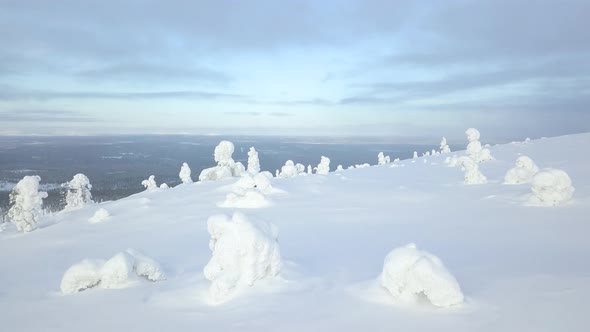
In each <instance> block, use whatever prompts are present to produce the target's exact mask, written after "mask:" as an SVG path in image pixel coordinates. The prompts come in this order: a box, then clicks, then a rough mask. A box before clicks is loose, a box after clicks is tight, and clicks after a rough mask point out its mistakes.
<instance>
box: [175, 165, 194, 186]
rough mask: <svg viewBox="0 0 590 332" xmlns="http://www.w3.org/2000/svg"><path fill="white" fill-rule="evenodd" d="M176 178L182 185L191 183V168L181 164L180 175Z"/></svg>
mask: <svg viewBox="0 0 590 332" xmlns="http://www.w3.org/2000/svg"><path fill="white" fill-rule="evenodd" d="M178 177H179V178H180V181H182V183H193V179H192V178H191V168H190V167H189V166H188V164H187V163H183V164H182V166H181V167H180V173H178Z"/></svg>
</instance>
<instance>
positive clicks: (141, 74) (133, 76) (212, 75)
mask: <svg viewBox="0 0 590 332" xmlns="http://www.w3.org/2000/svg"><path fill="white" fill-rule="evenodd" d="M76 75H77V76H78V77H79V78H82V79H89V80H99V81H108V80H113V81H121V80H127V81H138V82H145V81H150V84H153V80H160V81H161V80H165V81H173V82H178V81H179V80H181V81H194V82H216V83H222V84H227V83H229V82H230V81H231V80H232V78H231V77H230V76H229V75H228V74H225V73H223V72H221V71H216V70H212V69H208V68H191V67H190V66H186V65H185V66H178V65H177V66H172V65H166V64H164V65H162V64H154V63H146V62H144V63H119V64H115V65H108V66H105V67H101V68H98V69H90V70H85V71H80V72H78V73H77V74H76Z"/></svg>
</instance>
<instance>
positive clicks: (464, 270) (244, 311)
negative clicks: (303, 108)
mask: <svg viewBox="0 0 590 332" xmlns="http://www.w3.org/2000/svg"><path fill="white" fill-rule="evenodd" d="M589 144H590V134H581V135H572V136H564V137H557V138H550V139H542V140H536V141H530V142H527V143H515V144H507V145H502V146H494V147H491V148H490V150H491V154H492V155H493V156H494V158H496V160H492V161H487V162H483V163H481V164H480V165H479V166H480V167H479V170H480V171H481V172H482V173H483V174H484V175H485V176H486V177H487V179H488V183H487V184H483V185H465V184H464V183H463V181H464V175H463V172H462V171H461V169H460V168H458V167H457V168H451V167H447V165H446V164H445V163H444V159H445V158H446V157H447V156H449V155H447V154H443V155H436V156H429V157H422V158H418V159H414V160H402V161H401V162H398V163H396V164H397V165H398V167H391V165H392V164H387V165H381V166H374V167H368V168H363V169H351V170H345V171H341V172H338V173H329V174H328V175H326V176H321V175H312V176H298V177H294V178H280V179H273V180H272V186H273V187H275V188H277V189H280V190H277V191H276V192H275V193H274V194H271V195H269V197H270V198H271V199H272V202H273V204H272V205H269V206H267V207H263V208H258V209H233V208H224V207H220V206H218V203H220V202H223V201H224V200H225V198H226V195H227V194H228V193H229V192H230V191H231V190H232V189H231V188H232V184H233V183H235V182H236V181H237V179H235V178H233V179H227V180H225V181H220V182H202V183H187V184H183V185H179V186H177V187H175V188H172V189H170V190H161V189H154V190H150V191H146V192H143V193H139V194H136V195H133V196H131V197H128V198H125V199H121V200H118V201H113V202H106V203H102V204H90V205H87V206H85V207H83V208H81V209H78V210H73V211H67V212H62V213H57V214H54V215H52V216H45V217H44V218H43V219H42V220H41V221H40V224H39V229H37V230H35V231H33V232H31V233H27V234H22V233H18V232H16V229H15V228H14V227H13V226H12V225H4V227H5V229H4V230H3V231H2V232H0V266H1V273H0V327H1V330H3V331H85V332H86V331H101V332H102V331H123V330H127V331H231V330H240V331H393V330H397V331H416V330H438V331H587V330H588V329H589V326H590V315H588V299H590V241H589V240H588V234H590V157H589V156H588V154H587V153H584V152H583V151H585V149H586V147H587V146H588V145H589ZM452 148H453V149H454V150H455V149H457V147H452ZM454 154H458V155H461V154H463V152H454V153H452V154H451V155H454ZM520 155H526V156H529V157H531V158H532V159H533V160H534V162H535V163H536V165H537V166H539V168H541V169H543V168H548V167H551V168H558V169H563V170H565V171H566V172H567V173H568V174H569V176H570V178H571V180H572V183H573V186H574V187H575V193H574V196H573V200H572V202H571V203H569V204H567V205H565V206H560V207H538V206H530V205H528V204H527V202H528V200H529V196H530V192H531V185H530V183H529V184H522V185H506V184H503V182H504V176H505V174H506V172H507V171H508V170H509V169H511V168H512V167H513V166H514V163H515V161H516V159H517V157H519V156H520ZM424 160H426V162H424ZM332 170H334V168H333V169H332ZM99 208H104V209H106V210H107V211H108V213H109V214H110V217H109V218H106V219H104V220H103V219H101V220H100V222H96V223H91V222H89V221H88V220H89V219H91V218H92V217H93V215H94V214H95V212H96V211H97V210H98V209H99ZM236 210H238V211H241V212H242V213H243V214H244V215H245V216H246V217H247V218H248V219H250V220H254V221H260V222H265V223H272V224H274V225H275V226H276V227H277V228H278V243H279V245H280V254H281V260H282V268H281V272H280V273H279V275H278V277H277V278H267V279H262V280H258V281H257V282H256V283H255V284H254V286H253V287H252V288H247V289H245V290H242V291H240V292H238V293H237V294H236V295H235V297H234V298H232V299H231V300H229V301H227V302H224V303H222V304H213V303H211V302H210V301H208V294H207V289H208V287H209V285H210V282H209V280H207V279H205V277H204V275H203V268H204V267H205V265H206V264H207V263H208V261H209V260H210V258H211V249H210V248H209V240H210V235H209V233H208V230H207V220H208V218H209V217H210V216H212V215H219V214H225V215H227V216H231V215H232V214H233V212H234V211H236ZM409 243H415V244H416V245H417V246H418V247H419V248H420V249H423V250H426V251H428V252H430V253H432V254H434V255H436V256H437V257H438V258H440V260H442V262H444V266H445V267H446V268H447V269H448V271H449V272H450V273H451V274H452V275H453V277H454V278H456V280H457V282H458V284H459V285H460V287H461V291H462V292H463V295H464V296H465V302H464V303H463V304H462V305H460V306H454V307H451V308H438V307H435V306H433V305H431V304H429V303H427V302H426V301H423V302H420V303H417V304H408V303H405V302H404V303H400V302H396V301H395V300H394V298H393V297H392V296H391V294H390V293H388V291H387V290H386V289H385V288H383V287H381V286H380V283H379V277H380V275H381V273H382V271H383V263H384V259H385V257H386V255H387V254H388V253H389V252H391V251H392V250H393V249H395V248H399V247H403V246H405V245H407V244H409ZM128 248H133V249H136V250H138V251H139V252H141V253H143V254H145V255H147V256H149V257H150V258H152V259H153V260H154V261H156V262H158V263H159V264H160V266H161V269H162V270H163V272H164V273H165V274H166V279H165V280H161V281H158V282H150V281H147V280H144V281H142V282H135V283H131V284H130V285H129V286H128V287H126V288H116V289H103V288H100V287H96V288H92V289H88V290H85V291H82V292H79V293H75V294H67V295H65V294H62V293H61V291H60V283H61V280H62V276H63V275H64V273H65V272H66V270H68V268H69V267H70V266H72V265H74V264H76V263H79V262H81V261H83V260H84V259H93V260H104V259H108V258H110V257H113V255H115V254H117V253H119V252H124V251H126V250H127V249H128Z"/></svg>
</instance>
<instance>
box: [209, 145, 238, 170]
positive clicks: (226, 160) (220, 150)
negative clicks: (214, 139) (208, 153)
mask: <svg viewBox="0 0 590 332" xmlns="http://www.w3.org/2000/svg"><path fill="white" fill-rule="evenodd" d="M234 149H235V147H234V143H232V142H230V141H221V142H219V144H218V145H217V146H216V147H215V151H214V153H213V155H214V157H215V162H216V163H217V165H219V166H233V164H234V160H233V159H232V155H233V154H234Z"/></svg>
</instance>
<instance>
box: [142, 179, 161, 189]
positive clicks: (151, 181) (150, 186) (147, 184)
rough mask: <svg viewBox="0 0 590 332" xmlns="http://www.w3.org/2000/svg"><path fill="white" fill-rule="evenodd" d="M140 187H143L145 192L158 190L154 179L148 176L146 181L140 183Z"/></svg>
mask: <svg viewBox="0 0 590 332" xmlns="http://www.w3.org/2000/svg"><path fill="white" fill-rule="evenodd" d="M141 185H142V186H144V187H145V189H147V190H152V189H156V188H158V185H157V184H156V177H155V176H154V175H150V177H149V178H148V179H147V180H143V181H141Z"/></svg>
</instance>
